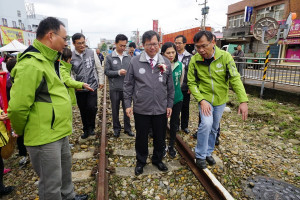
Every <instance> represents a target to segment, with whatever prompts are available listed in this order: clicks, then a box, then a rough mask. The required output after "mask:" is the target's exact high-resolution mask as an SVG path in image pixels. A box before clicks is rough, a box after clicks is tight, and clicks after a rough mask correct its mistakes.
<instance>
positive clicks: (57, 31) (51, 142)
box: [0, 17, 248, 200]
mask: <svg viewBox="0 0 300 200" xmlns="http://www.w3.org/2000/svg"><path fill="white" fill-rule="evenodd" d="M72 43H73V45H74V47H75V50H74V51H71V50H70V49H68V48H66V46H67V33H66V29H65V25H64V24H63V23H62V22H61V21H60V20H58V19H56V18H53V17H48V18H46V19H44V20H42V21H41V22H40V24H39V26H38V29H37V38H36V40H35V41H34V43H33V45H31V46H30V47H28V49H26V50H25V51H24V52H23V53H21V54H19V55H18V59H17V60H16V59H12V61H11V63H10V62H9V61H6V65H7V68H9V71H10V72H11V73H10V76H9V77H11V78H10V79H9V81H8V84H7V85H8V86H9V89H8V92H7V94H8V95H10V96H9V98H8V101H9V106H8V111H7V114H6V113H5V112H3V111H1V115H0V129H1V130H0V131H1V137H0V150H1V146H4V145H6V144H7V141H8V139H9V137H8V136H7V135H8V134H9V132H8V131H6V127H5V125H6V124H5V122H6V120H8V119H9V120H10V122H11V124H12V128H13V129H12V130H13V131H12V132H13V136H14V137H17V138H18V146H19V150H20V156H23V157H25V158H26V159H28V158H27V153H28V154H29V157H30V161H31V163H32V166H33V168H34V170H35V172H36V173H37V175H38V176H39V184H38V188H39V199H40V200H46V199H47V200H48V199H49V200H50V199H51V200H52V199H56V200H60V199H75V200H84V199H88V196H87V195H77V194H76V193H75V191H74V185H73V183H72V176H71V164H72V162H71V151H70V145H69V136H70V135H71V134H72V105H73V106H74V105H76V104H77V105H78V108H79V110H80V114H81V120H82V125H83V127H82V131H83V132H82V135H81V138H82V139H86V138H88V137H89V136H90V135H95V120H96V113H97V90H101V89H102V88H103V87H104V76H105V75H106V76H107V77H108V80H109V95H110V100H111V108H112V116H113V117H112V122H113V136H114V137H116V138H118V137H119V136H120V134H121V129H122V128H121V127H122V126H121V123H120V120H119V109H120V104H122V109H123V114H124V116H123V123H124V133H125V134H127V135H128V136H130V137H135V150H136V167H135V170H134V173H135V175H140V174H142V173H143V168H144V166H145V165H146V164H147V162H146V160H147V157H148V154H149V152H148V140H149V135H150V133H151V134H152V137H153V146H154V149H153V155H152V164H153V165H155V166H156V167H157V168H158V169H159V170H160V171H164V172H165V171H168V167H167V165H166V164H165V163H164V162H163V158H164V156H166V154H167V153H168V154H169V156H170V157H171V158H175V157H176V150H175V138H176V132H178V131H179V130H180V129H181V130H182V131H183V132H184V133H186V134H189V133H190V130H189V128H188V127H189V126H188V123H189V103H190V95H191V94H192V95H193V96H194V98H195V99H196V101H197V102H198V106H199V127H198V130H197V132H196V138H197V145H196V147H195V155H196V165H197V166H198V167H199V168H201V169H205V168H206V167H207V165H206V162H207V163H208V164H209V165H214V164H215V160H214V158H213V157H212V152H213V150H214V147H215V144H216V137H217V134H218V132H219V129H220V127H219V124H220V120H221V118H222V114H223V110H224V108H225V105H226V102H227V101H228V90H229V83H230V85H231V86H232V88H233V89H234V91H235V92H236V93H237V96H238V100H239V102H240V106H239V110H238V112H239V113H241V114H242V118H243V120H246V119H247V113H248V107H247V101H248V99H247V95H246V93H245V89H244V87H243V84H242V82H241V79H240V74H239V73H238V71H237V68H236V65H235V62H234V60H233V58H232V56H231V55H230V54H229V53H228V52H225V51H222V50H220V49H219V48H218V47H217V46H216V39H215V37H214V35H213V34H212V33H211V32H209V31H200V32H198V33H197V34H196V35H195V36H194V44H195V50H196V52H197V53H196V54H195V55H192V54H190V53H189V52H188V51H187V50H185V45H186V43H187V40H186V38H185V36H183V35H178V36H177V37H176V38H175V40H174V42H166V43H164V44H163V45H162V46H160V36H159V35H158V33H156V32H154V31H147V32H145V33H144V34H143V36H142V44H143V47H144V51H140V50H138V49H137V48H136V44H135V43H130V44H129V48H128V51H126V48H127V43H128V38H127V37H126V36H125V35H124V34H118V35H117V36H116V38H115V48H114V49H113V50H112V49H110V50H111V51H110V53H109V54H108V55H107V56H106V57H105V58H104V56H103V55H102V54H101V53H100V51H99V50H96V51H93V50H92V49H89V48H87V46H86V44H85V36H84V35H83V34H81V33H76V34H74V35H73V36H72ZM103 66H104V67H103ZM12 68H13V69H12ZM20 91H22V92H20ZM1 105H2V104H1ZM1 109H2V110H3V109H4V108H1ZM132 116H134V122H135V123H134V124H135V131H136V132H135V133H134V131H133V130H132V127H131V124H130V118H131V117H132ZM168 118H170V137H169V139H168V141H166V130H167V124H168ZM19 140H20V141H19ZM24 162H25V161H24ZM26 162H27V160H26ZM3 172H4V165H3V161H2V158H0V195H7V194H10V193H11V192H12V191H13V189H14V187H12V186H7V187H5V186H4V184H3Z"/></svg>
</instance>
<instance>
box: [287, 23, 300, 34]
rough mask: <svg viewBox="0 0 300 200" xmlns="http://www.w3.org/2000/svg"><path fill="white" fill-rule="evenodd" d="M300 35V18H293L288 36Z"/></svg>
mask: <svg viewBox="0 0 300 200" xmlns="http://www.w3.org/2000/svg"><path fill="white" fill-rule="evenodd" d="M295 36H298V37H300V19H296V20H293V24H292V26H291V29H290V32H289V35H288V37H295Z"/></svg>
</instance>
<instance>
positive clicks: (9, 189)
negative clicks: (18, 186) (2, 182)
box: [0, 186, 15, 196]
mask: <svg viewBox="0 0 300 200" xmlns="http://www.w3.org/2000/svg"><path fill="white" fill-rule="evenodd" d="M14 189H15V188H14V187H13V186H7V187H4V188H2V189H1V190H0V195H1V196H2V195H8V194H10V193H12V191H13V190H14Z"/></svg>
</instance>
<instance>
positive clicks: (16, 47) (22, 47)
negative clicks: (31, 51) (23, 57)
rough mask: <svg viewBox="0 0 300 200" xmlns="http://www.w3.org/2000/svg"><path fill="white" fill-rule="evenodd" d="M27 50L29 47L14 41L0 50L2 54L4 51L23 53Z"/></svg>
mask: <svg viewBox="0 0 300 200" xmlns="http://www.w3.org/2000/svg"><path fill="white" fill-rule="evenodd" d="M25 49H27V46H25V45H24V44H22V43H20V42H19V41H18V40H13V41H12V42H10V43H8V44H7V45H5V46H4V47H1V48H0V52H3V51H20V52H23V51H25Z"/></svg>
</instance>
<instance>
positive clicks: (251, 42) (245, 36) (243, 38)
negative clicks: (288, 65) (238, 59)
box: [222, 0, 300, 58]
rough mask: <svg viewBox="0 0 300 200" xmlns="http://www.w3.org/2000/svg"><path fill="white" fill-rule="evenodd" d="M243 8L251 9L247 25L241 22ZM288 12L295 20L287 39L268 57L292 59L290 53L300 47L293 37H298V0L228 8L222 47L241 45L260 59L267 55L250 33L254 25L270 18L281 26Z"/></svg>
mask: <svg viewBox="0 0 300 200" xmlns="http://www.w3.org/2000/svg"><path fill="white" fill-rule="evenodd" d="M246 6H249V7H253V11H252V16H251V18H250V21H249V22H244V13H245V7H246ZM290 12H296V13H297V18H296V20H294V21H293V25H292V28H291V31H290V34H289V36H288V39H287V40H285V41H283V40H281V41H279V42H278V44H274V45H271V52H270V53H271V55H272V57H283V58H288V57H293V55H294V54H293V52H295V49H296V50H297V49H299V45H300V38H299V41H298V40H295V39H294V38H295V37H296V38H297V37H300V34H299V33H300V28H299V26H300V20H299V19H300V4H299V0H243V1H240V2H237V3H235V4H231V5H229V6H228V12H227V25H226V27H224V28H223V40H222V43H223V44H229V43H234V44H244V46H245V53H255V54H257V55H256V56H258V57H260V56H259V55H263V54H264V53H265V52H266V49H267V45H264V44H262V42H261V41H258V40H256V39H255V38H254V36H253V32H252V28H253V25H254V24H255V22H257V21H258V20H259V19H261V18H264V17H271V18H274V19H275V20H276V21H278V22H282V21H284V20H286V18H287V17H288V15H289V13H290ZM292 30H293V31H292ZM298 30H299V31H298ZM291 38H293V39H291ZM288 43H289V44H288ZM290 43H292V44H290ZM289 49H293V50H289ZM297 54H298V53H297Z"/></svg>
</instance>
